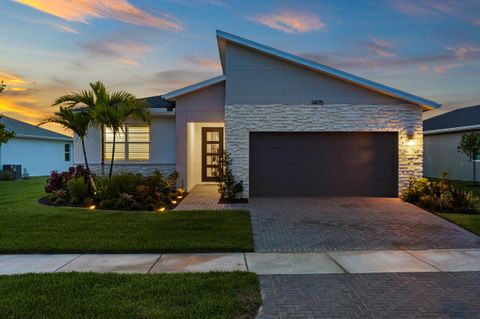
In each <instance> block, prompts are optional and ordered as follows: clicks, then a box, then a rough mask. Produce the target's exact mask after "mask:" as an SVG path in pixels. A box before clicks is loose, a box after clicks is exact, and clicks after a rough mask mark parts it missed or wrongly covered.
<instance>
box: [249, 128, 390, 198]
mask: <svg viewBox="0 0 480 319" xmlns="http://www.w3.org/2000/svg"><path fill="white" fill-rule="evenodd" d="M397 185H398V136H397V133H384V132H382V133H373V132H331V133H330V132H329V133H313V132H308V133H307V132H289V133H251V135H250V196H252V197H254V196H393V197H396V196H397V187H398V186H397Z"/></svg>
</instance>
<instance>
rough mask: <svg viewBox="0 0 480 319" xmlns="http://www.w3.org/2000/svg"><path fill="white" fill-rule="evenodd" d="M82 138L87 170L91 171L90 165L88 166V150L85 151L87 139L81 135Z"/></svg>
mask: <svg viewBox="0 0 480 319" xmlns="http://www.w3.org/2000/svg"><path fill="white" fill-rule="evenodd" d="M80 140H81V141H82V149H83V158H84V159H85V167H86V168H87V171H88V172H90V166H88V160H87V152H86V151H85V139H84V137H83V136H81V137H80Z"/></svg>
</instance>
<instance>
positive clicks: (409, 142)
mask: <svg viewBox="0 0 480 319" xmlns="http://www.w3.org/2000/svg"><path fill="white" fill-rule="evenodd" d="M407 139H408V140H407V146H415V145H416V144H417V143H416V141H415V140H414V138H413V133H411V134H407Z"/></svg>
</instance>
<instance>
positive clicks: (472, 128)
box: [423, 124, 480, 135]
mask: <svg viewBox="0 0 480 319" xmlns="http://www.w3.org/2000/svg"><path fill="white" fill-rule="evenodd" d="M476 130H480V124H479V125H468V126H458V127H448V128H441V129H436V130H429V131H423V134H424V135H434V134H445V133H455V132H464V131H476Z"/></svg>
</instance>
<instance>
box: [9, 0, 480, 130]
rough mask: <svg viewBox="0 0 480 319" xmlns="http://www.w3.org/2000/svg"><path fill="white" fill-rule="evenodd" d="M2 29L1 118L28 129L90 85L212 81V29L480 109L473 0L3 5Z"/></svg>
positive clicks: (145, 92)
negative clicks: (25, 123) (61, 100)
mask: <svg viewBox="0 0 480 319" xmlns="http://www.w3.org/2000/svg"><path fill="white" fill-rule="evenodd" d="M0 21H2V26H1V33H2V45H1V46H0V80H4V81H5V83H6V84H7V91H5V92H4V93H2V94H1V95H0V113H3V114H5V115H8V116H12V117H15V118H18V119H21V120H25V121H28V122H31V123H35V122H36V121H37V120H38V119H39V118H40V117H41V116H43V115H44V114H45V113H48V112H53V111H54V108H52V107H51V106H50V105H51V103H52V101H53V100H54V99H55V98H56V97H57V96H59V95H62V94H65V93H68V92H71V91H76V90H80V89H85V88H87V85H88V83H89V82H93V81H97V80H101V81H104V82H105V83H106V84H107V85H108V87H109V88H110V89H112V90H114V89H124V90H128V91H130V92H131V93H134V94H135V95H137V96H138V97H144V96H151V95H159V94H162V93H166V92H168V91H170V90H173V89H176V88H180V87H182V86H185V85H188V84H191V83H194V82H197V81H200V80H203V79H205V78H208V77H211V76H215V75H218V74H220V73H221V69H220V65H219V61H218V49H217V44H216V39H215V30H216V29H220V30H223V31H227V32H230V33H234V34H237V35H240V36H243V37H246V38H249V39H251V40H254V41H258V42H261V43H264V44H267V45H270V46H273V47H276V48H278V49H282V50H285V51H288V52H290V53H294V54H299V55H302V56H304V57H307V58H310V59H314V60H316V61H319V62H322V63H325V64H327V65H330V66H333V67H338V68H340V69H342V70H345V71H348V72H351V73H354V74H357V75H359V76H363V77H366V78H368V79H371V80H375V81H377V82H381V83H384V84H387V85H391V86H393V87H395V88H399V89H402V90H405V91H407V92H410V93H413V94H417V95H419V96H422V97H425V98H429V99H433V100H435V101H437V102H439V103H442V104H443V105H444V109H445V110H448V109H452V108H455V107H460V106H469V105H475V104H480V88H479V87H480V85H479V84H480V0H476V1H474V0H464V1H450V0H445V1H434V0H402V1H400V0H383V1H381V0H379V1H347V0H345V1H342V0H330V1H328V0H318V1H314V0H312V1H299V0H296V1H281V0H280V1H274V0H271V1H268V0H264V1H249V0H242V1H234V0H163V1H147V0H128V1H127V0H104V1H89V0H55V1H53V0H14V1H10V0H2V1H1V3H0ZM51 128H53V129H57V130H58V128H55V127H51Z"/></svg>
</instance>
